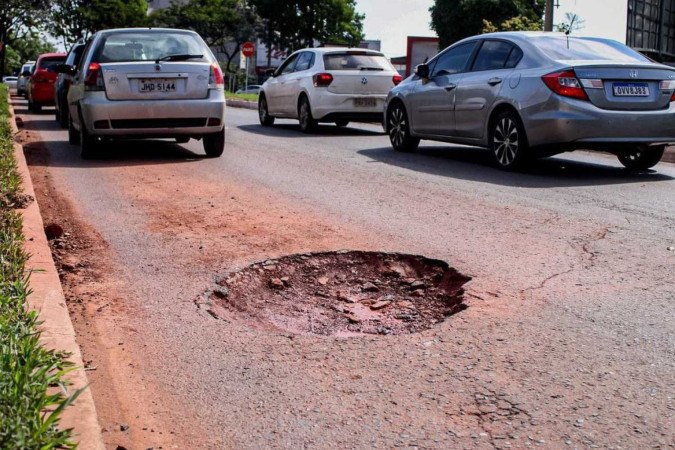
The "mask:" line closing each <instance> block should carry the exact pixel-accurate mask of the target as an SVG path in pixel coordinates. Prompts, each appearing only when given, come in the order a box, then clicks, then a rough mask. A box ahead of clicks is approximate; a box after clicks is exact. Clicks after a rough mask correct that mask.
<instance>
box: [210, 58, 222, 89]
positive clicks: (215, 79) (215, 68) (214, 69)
mask: <svg viewBox="0 0 675 450" xmlns="http://www.w3.org/2000/svg"><path fill="white" fill-rule="evenodd" d="M209 89H219V90H224V89H225V79H224V78H223V72H222V70H220V66H219V65H218V63H213V64H211V73H210V74H209Z"/></svg>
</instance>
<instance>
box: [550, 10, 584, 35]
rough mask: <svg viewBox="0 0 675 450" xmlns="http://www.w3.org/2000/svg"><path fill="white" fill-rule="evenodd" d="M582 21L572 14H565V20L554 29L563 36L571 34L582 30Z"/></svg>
mask: <svg viewBox="0 0 675 450" xmlns="http://www.w3.org/2000/svg"><path fill="white" fill-rule="evenodd" d="M584 22H585V21H584V19H582V18H581V17H579V16H578V15H577V14H574V13H565V20H564V21H563V22H561V23H559V24H558V25H556V29H557V30H558V31H561V32H563V33H565V34H572V33H573V32H575V31H579V30H581V29H583V28H584Z"/></svg>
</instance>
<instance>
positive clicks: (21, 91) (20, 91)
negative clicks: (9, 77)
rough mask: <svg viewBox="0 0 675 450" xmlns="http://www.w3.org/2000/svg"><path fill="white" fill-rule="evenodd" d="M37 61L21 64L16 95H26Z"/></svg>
mask: <svg viewBox="0 0 675 450" xmlns="http://www.w3.org/2000/svg"><path fill="white" fill-rule="evenodd" d="M34 65H35V61H26V62H25V63H23V65H22V66H21V71H20V72H19V78H18V80H16V95H20V96H24V97H25V96H26V83H27V82H28V78H30V74H31V73H32V72H33V66H34Z"/></svg>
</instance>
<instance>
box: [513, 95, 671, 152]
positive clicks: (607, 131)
mask: <svg viewBox="0 0 675 450" xmlns="http://www.w3.org/2000/svg"><path fill="white" fill-rule="evenodd" d="M521 117H522V119H523V123H524V125H525V130H526V131H527V137H528V141H529V144H530V146H532V147H539V146H542V147H543V146H551V145H560V146H561V147H564V148H567V149H575V148H586V147H590V148H599V149H603V147H607V150H610V151H611V147H612V146H618V145H622V144H638V143H640V144H657V143H670V142H675V106H674V104H673V103H671V104H670V107H669V108H668V109H662V110H657V111H615V110H606V109H600V108H598V107H597V106H594V105H593V104H592V103H590V102H587V101H582V100H575V99H567V98H563V97H559V96H557V95H552V96H551V98H550V99H549V101H548V102H546V103H545V104H544V105H538V106H537V107H536V108H532V111H530V110H528V109H525V110H523V111H522V114H521Z"/></svg>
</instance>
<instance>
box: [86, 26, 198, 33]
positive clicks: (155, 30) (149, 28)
mask: <svg viewBox="0 0 675 450" xmlns="http://www.w3.org/2000/svg"><path fill="white" fill-rule="evenodd" d="M134 31H150V32H153V33H154V32H167V31H172V32H179V33H189V34H197V33H196V32H194V31H192V30H185V29H181V28H151V27H147V28H143V27H136V28H111V29H109V30H101V31H99V32H98V33H97V34H114V33H125V32H134Z"/></svg>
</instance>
